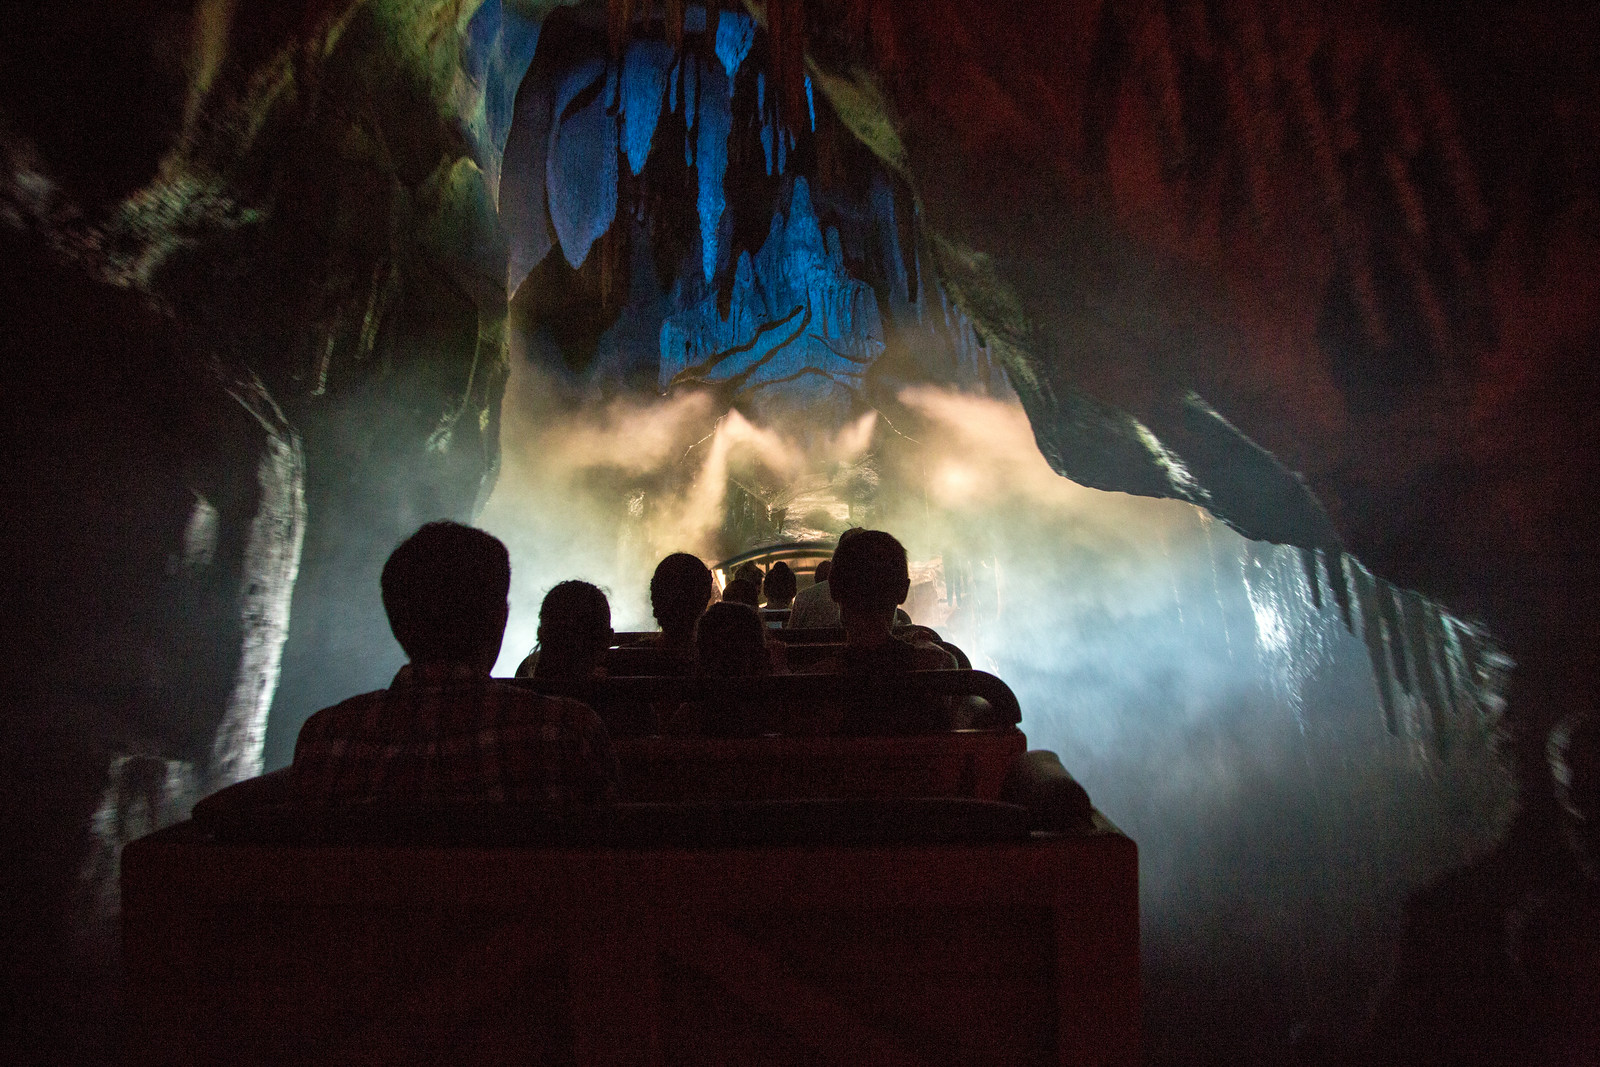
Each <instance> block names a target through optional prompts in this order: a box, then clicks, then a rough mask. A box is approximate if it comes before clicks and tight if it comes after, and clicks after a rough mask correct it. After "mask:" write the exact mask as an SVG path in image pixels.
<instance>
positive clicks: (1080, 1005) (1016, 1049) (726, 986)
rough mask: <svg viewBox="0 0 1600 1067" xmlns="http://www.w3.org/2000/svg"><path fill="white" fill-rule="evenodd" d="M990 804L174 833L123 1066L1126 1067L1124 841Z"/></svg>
mask: <svg viewBox="0 0 1600 1067" xmlns="http://www.w3.org/2000/svg"><path fill="white" fill-rule="evenodd" d="M1005 807H1006V806H1004V805H984V804H981V802H957V803H955V804H953V805H951V804H948V803H946V802H940V803H938V804H935V805H932V806H922V805H919V804H915V803H912V804H905V805H899V806H897V805H895V804H889V803H885V802H882V801H867V802H823V803H822V804H820V805H816V806H808V805H779V806H778V807H777V808H776V809H769V810H775V811H777V812H778V813H779V814H778V815H777V816H776V817H769V816H767V815H763V816H762V817H760V818H759V819H757V820H756V822H755V823H754V824H747V823H745V822H743V821H742V820H744V819H745V818H746V817H747V816H748V815H749V814H750V812H751V811H752V810H753V809H749V808H740V807H737V806H735V807H732V808H726V809H723V810H721V811H715V812H714V811H712V809H710V808H709V807H705V808H700V809H679V810H677V811H675V812H674V811H668V810H667V809H656V808H645V809H635V810H632V811H630V810H627V809H624V810H622V811H619V812H618V813H617V814H616V818H615V821H614V822H612V823H611V824H610V827H609V828H607V829H605V830H603V831H600V832H598V833H597V834H596V835H595V836H594V837H592V838H590V837H587V836H586V831H583V830H576V829H574V828H572V827H552V826H548V825H546V826H537V820H532V819H523V817H522V816H519V815H517V814H514V813H508V812H501V813H497V814H498V815H500V816H503V821H501V822H500V823H499V825H498V826H492V825H491V824H492V823H494V822H495V820H493V819H484V820H479V821H476V822H471V823H467V824H462V823H461V822H459V821H458V819H457V816H455V815H451V816H449V817H447V818H438V819H436V818H434V817H433V816H428V817H423V816H421V815H420V814H418V813H410V814H408V815H406V816H405V818H404V819H403V820H401V822H400V823H392V824H390V825H388V826H387V827H386V828H384V832H383V833H379V832H378V831H379V829H380V824H381V823H382V820H381V819H378V818H371V819H369V820H368V821H367V822H365V823H364V824H362V822H361V819H360V817H354V818H352V819H351V820H350V821H349V822H347V823H345V824H344V825H343V826H342V827H340V828H338V832H337V833H335V832H333V831H334V829H335V828H334V827H333V825H332V824H331V823H328V822H323V823H322V824H321V825H320V826H318V827H316V828H315V829H312V827H313V823H312V822H307V821H301V822H300V823H298V824H295V823H293V822H285V821H280V822H277V823H275V824H274V823H269V822H265V821H262V822H257V823H254V824H247V823H238V822H236V823H234V824H233V825H232V826H231V827H224V826H223V825H222V824H220V823H218V824H214V825H213V827H212V829H213V831H214V832H208V831H207V829H206V828H205V827H204V826H202V825H201V823H200V822H199V821H194V822H188V823H183V824H180V825H179V826H175V827H172V828H170V829H168V830H165V831H162V832H160V833H157V834H154V835H152V836H150V837H147V838H144V839H142V840H140V841H137V842H134V843H133V844H131V845H129V846H128V847H127V848H126V849H125V851H124V853H123V881H122V896H123V924H124V946H125V949H124V965H125V969H126V975H127V1000H126V1007H127V1017H128V1019H129V1029H128V1041H127V1049H128V1051H129V1060H130V1062H132V1063H134V1064H163V1065H165V1064H175V1063H196V1064H225V1065H227V1067H245V1065H254V1064H280V1063H319V1064H436V1063H450V1064H509V1063H519V1064H520V1063H540V1064H613V1063H628V1064H635V1063H637V1064H645V1065H655V1064H719V1063H720V1064H791V1063H829V1064H861V1063H871V1064H952V1065H953V1064H994V1065H999V1064H1005V1065H1017V1064H1052V1065H1061V1064H1096V1065H1113V1064H1115V1065H1124V1067H1132V1065H1133V1064H1136V1063H1137V1062H1138V1059H1139V1050H1138V1035H1139V924H1138V863H1137V855H1136V850H1135V848H1134V846H1133V843H1132V842H1131V841H1129V840H1128V839H1127V838H1125V837H1123V836H1122V835H1121V834H1118V833H1117V832H1116V831H1115V830H1114V829H1113V828H1111V827H1110V826H1108V825H1107V824H1105V823H1104V822H1103V821H1099V822H1097V823H1096V825H1095V826H1094V827H1093V828H1092V829H1090V830H1088V831H1086V832H1083V833H1078V834H1057V835H1043V836H1041V835H1031V836H1030V835H1026V834H1024V833H1022V832H1021V830H1020V826H1019V823H1018V822H1017V819H1018V813H1017V811H1016V810H1015V809H1012V810H1010V811H1007V810H1005ZM851 811H853V813H854V815H855V816H862V815H864V816H865V823H858V822H853V824H854V825H866V826H869V827H876V829H874V830H873V831H872V832H871V833H869V834H864V835H859V834H858V835H856V836H854V837H852V836H851V835H852V834H856V832H855V831H850V832H849V833H846V834H841V833H839V832H838V829H839V827H840V826H841V825H843V823H841V822H838V821H836V817H840V818H842V817H843V816H844V815H845V814H846V813H847V812H851ZM936 813H937V814H936ZM440 814H441V813H434V815H440ZM947 818H948V819H951V820H953V821H952V822H945V823H944V824H943V825H944V826H945V827H946V829H948V828H949V827H952V826H956V825H959V826H961V827H962V830H961V832H960V833H959V834H957V835H955V836H953V837H949V838H942V839H941V838H940V836H939V835H938V834H936V835H934V836H932V837H929V836H928V835H927V833H926V831H927V830H928V828H929V827H931V826H933V825H934V824H935V823H937V822H939V820H943V819H947ZM519 820H521V822H520V823H519ZM296 825H298V829H299V830H301V831H307V832H309V834H310V837H311V840H300V841H294V840H292V837H293V835H292V834H291V833H289V831H290V830H292V829H295V827H296ZM463 825H465V826H466V829H465V830H464V831H463V833H462V835H461V836H460V837H459V838H458V839H456V840H450V838H451V837H452V833H448V832H446V831H447V830H452V829H454V830H459V829H461V828H462V826H463ZM513 825H518V826H520V828H521V829H525V830H527V831H528V834H527V837H526V838H525V839H523V840H520V841H514V840H512V839H513V838H515V837H516V834H511V835H510V837H499V838H498V839H497V836H496V834H490V833H488V832H487V831H489V830H490V829H491V828H493V829H496V830H497V832H498V831H506V830H508V829H510V828H511V827H512V826H513ZM752 825H753V826H754V827H755V828H756V829H757V830H758V831H759V832H752ZM647 827H648V829H649V833H648V834H645V835H644V836H642V837H634V836H633V835H635V834H637V833H642V832H643V831H644V830H645V829H646V828H647ZM395 830H404V832H405V833H404V834H402V835H401V837H400V838H399V839H385V838H387V837H388V834H389V832H391V831H395ZM418 830H425V831H426V833H425V834H424V837H426V836H427V834H433V835H434V838H433V839H432V840H424V841H421V842H418V841H405V840H404V837H405V835H409V834H411V833H413V832H415V831H418ZM902 831H908V832H904V833H903V832H902ZM943 832H944V831H940V833H941V834H942V833H943ZM547 835H548V836H547ZM655 835H660V836H659V837H656V836H655Z"/></svg>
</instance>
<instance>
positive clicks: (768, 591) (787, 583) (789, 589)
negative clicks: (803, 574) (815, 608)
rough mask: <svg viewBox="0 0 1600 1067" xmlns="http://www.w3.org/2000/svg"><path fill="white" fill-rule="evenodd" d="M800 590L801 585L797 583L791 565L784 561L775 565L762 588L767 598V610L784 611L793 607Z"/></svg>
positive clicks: (769, 571) (768, 573)
mask: <svg viewBox="0 0 1600 1067" xmlns="http://www.w3.org/2000/svg"><path fill="white" fill-rule="evenodd" d="M798 588H799V583H798V582H796V581H795V577H794V571H793V570H791V569H790V568H789V565H788V564H787V563H785V562H783V561H782V560H779V561H778V562H777V563H774V564H773V565H772V567H771V569H769V570H768V571H767V577H766V579H765V581H764V582H763V583H762V586H761V591H762V593H764V594H765V595H766V598H767V610H769V611H782V610H785V609H787V608H789V607H791V606H792V605H793V604H794V597H795V593H796V591H797V590H798Z"/></svg>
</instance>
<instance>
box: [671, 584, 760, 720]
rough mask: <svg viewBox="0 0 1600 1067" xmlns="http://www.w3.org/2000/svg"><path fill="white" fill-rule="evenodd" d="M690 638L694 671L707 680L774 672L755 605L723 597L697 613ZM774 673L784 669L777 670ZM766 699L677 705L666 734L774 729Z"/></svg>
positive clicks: (752, 676) (750, 676) (756, 676)
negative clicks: (692, 639)
mask: <svg viewBox="0 0 1600 1067" xmlns="http://www.w3.org/2000/svg"><path fill="white" fill-rule="evenodd" d="M695 641H696V644H697V646H698V648H699V657H700V661H699V674H701V675H702V676H704V677H707V678H760V677H766V676H767V675H770V674H773V673H775V669H774V664H773V661H772V653H771V650H770V649H769V648H768V645H767V637H766V629H765V627H763V626H762V625H761V619H760V618H759V617H758V616H757V615H756V613H755V609H754V608H751V607H749V606H748V605H746V604H740V603H737V602H735V601H729V600H724V601H722V602H721V603H717V604H713V605H711V607H709V608H707V609H706V613H705V614H704V615H702V616H701V617H700V625H699V628H698V629H697V631H696V635H695ZM776 673H783V672H782V671H781V670H778V671H776ZM767 704H768V702H762V701H743V700H706V701H698V702H695V703H688V704H683V705H681V706H680V707H679V708H678V709H677V712H676V713H675V714H674V715H673V716H671V721H670V722H669V723H668V725H667V732H668V733H674V734H687V735H699V736H704V737H755V736H757V735H758V734H762V733H767V732H770V731H771V730H773V729H775V728H776V724H777V722H778V721H779V720H780V719H781V716H779V715H777V714H775V713H774V711H773V709H772V708H771V707H769V706H767Z"/></svg>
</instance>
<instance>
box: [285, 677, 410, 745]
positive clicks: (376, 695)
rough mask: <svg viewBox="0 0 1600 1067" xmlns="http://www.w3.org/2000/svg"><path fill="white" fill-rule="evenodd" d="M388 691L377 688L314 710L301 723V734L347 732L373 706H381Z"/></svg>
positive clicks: (326, 735) (313, 734)
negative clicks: (319, 709)
mask: <svg viewBox="0 0 1600 1067" xmlns="http://www.w3.org/2000/svg"><path fill="white" fill-rule="evenodd" d="M388 692H389V691H388V690H387V689H375V690H373V691H372V692H370V693H361V694H359V695H357V696H353V697H348V698H346V699H344V700H341V701H339V703H337V704H334V705H332V706H330V707H326V708H323V709H322V710H321V711H317V712H313V713H312V715H311V717H310V718H309V719H307V720H306V721H305V722H304V723H302V724H301V725H300V736H301V737H302V738H316V737H330V736H336V735H338V734H341V733H346V732H348V731H349V730H351V729H352V728H354V727H355V726H357V725H358V724H359V723H361V722H362V721H363V720H364V719H365V718H366V717H367V715H368V714H370V713H371V711H372V709H373V708H375V707H379V706H381V705H382V704H383V698H384V697H385V696H386V695H387V694H388Z"/></svg>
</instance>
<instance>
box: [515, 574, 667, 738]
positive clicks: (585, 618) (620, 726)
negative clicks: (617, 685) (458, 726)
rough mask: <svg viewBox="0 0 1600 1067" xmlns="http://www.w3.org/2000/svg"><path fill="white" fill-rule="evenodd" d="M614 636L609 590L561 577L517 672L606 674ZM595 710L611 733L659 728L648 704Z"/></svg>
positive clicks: (597, 706) (576, 675) (564, 676)
mask: <svg viewBox="0 0 1600 1067" xmlns="http://www.w3.org/2000/svg"><path fill="white" fill-rule="evenodd" d="M615 636H616V635H615V634H614V633H613V632H612V630H611V604H610V602H608V601H607V600H606V595H605V593H604V592H602V591H601V590H600V588H599V587H598V586H593V585H590V584H589V583H588V582H580V581H566V582H562V583H561V584H559V585H557V586H556V587H555V588H553V589H551V590H550V592H548V593H546V594H545V596H544V602H543V603H542V604H540V605H539V645H538V647H537V648H535V649H534V650H533V651H532V652H530V653H529V654H528V658H527V659H525V660H523V661H522V666H520V667H518V668H517V677H518V678H562V679H583V678H603V677H605V675H606V654H607V652H608V651H610V648H611V639H612V638H613V637H615ZM594 710H595V711H597V712H599V714H600V719H601V721H602V722H604V723H605V724H606V732H607V733H608V734H610V736H612V737H641V736H644V735H647V734H653V733H655V732H656V726H657V723H656V713H655V711H654V710H653V709H652V708H651V707H650V706H649V705H648V704H638V703H634V702H631V701H614V700H606V701H604V702H602V703H596V704H595V705H594Z"/></svg>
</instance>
